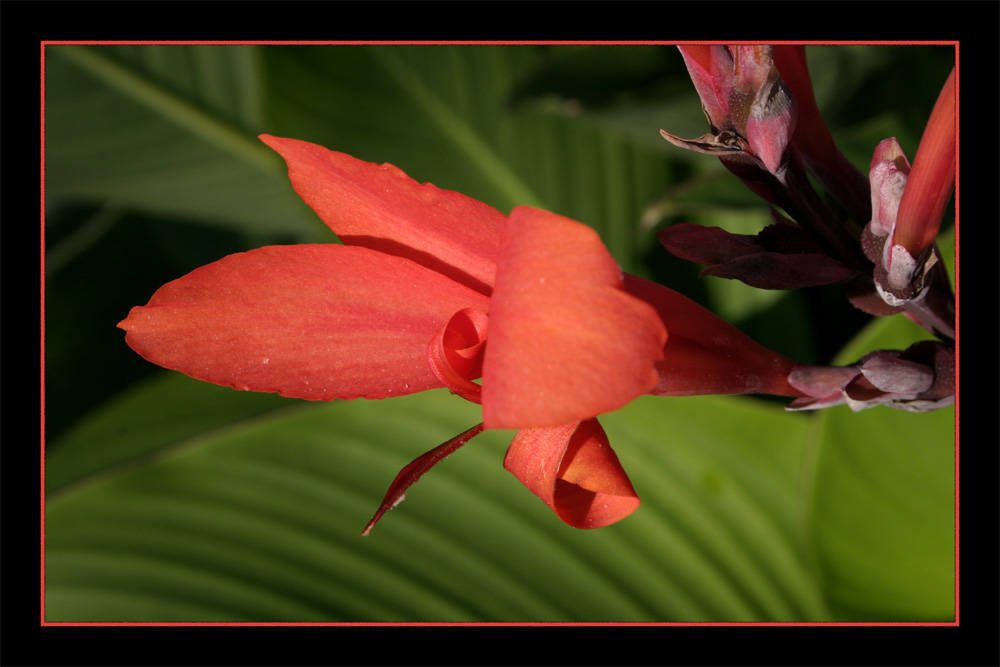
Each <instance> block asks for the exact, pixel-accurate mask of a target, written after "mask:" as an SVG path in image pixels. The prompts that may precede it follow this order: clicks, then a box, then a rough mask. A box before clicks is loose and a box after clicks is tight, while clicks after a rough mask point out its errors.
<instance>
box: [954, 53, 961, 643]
mask: <svg viewBox="0 0 1000 667" xmlns="http://www.w3.org/2000/svg"><path fill="white" fill-rule="evenodd" d="M959 51H960V48H959V45H958V43H956V44H955V625H958V624H959V609H961V606H960V605H959V599H960V590H961V586H959V583H960V581H961V577H960V576H959V569H960V565H959V564H960V563H961V560H962V559H961V558H960V557H959V554H960V552H961V549H960V546H959V543H960V539H959V536H960V533H961V520H960V514H961V512H960V511H959V495H960V493H959V487H960V479H961V474H960V472H959V471H960V470H961V467H960V465H959V460H960V458H961V457H960V455H959V451H960V450H961V446H960V444H959V443H960V442H961V437H960V435H959V431H960V428H959V424H960V423H961V419H960V417H959V412H960V410H959V406H960V405H961V401H960V399H959V385H960V384H961V383H960V382H959V371H958V369H959V368H960V367H961V365H962V364H961V363H960V353H959V350H960V349H961V347H962V346H961V344H960V342H959V341H960V340H961V334H960V332H959V328H960V324H959V323H960V321H961V319H962V318H961V317H960V315H959V313H960V310H961V308H960V306H959V303H960V302H961V291H962V290H961V288H960V286H959V284H960V282H961V280H960V278H959V276H960V274H961V265H962V262H961V260H960V259H959V258H960V257H961V253H960V252H959V251H958V249H959V245H960V243H959V236H960V234H959V228H960V225H959V219H960V218H961V215H960V214H959V208H960V207H959V200H960V199H961V197H960V190H961V188H960V183H961V180H962V179H961V178H960V176H959V171H960V165H961V163H962V160H961V155H960V153H961V150H962V147H961V144H962V142H961V141H959V138H960V137H961V130H960V125H961V114H960V113H959V110H960V100H961V99H962V95H961V92H960V85H961V78H962V76H961V70H962V68H961V67H960V66H959Z"/></svg>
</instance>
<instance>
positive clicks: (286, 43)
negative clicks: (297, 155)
mask: <svg viewBox="0 0 1000 667" xmlns="http://www.w3.org/2000/svg"><path fill="white" fill-rule="evenodd" d="M760 43H761V41H760V40H757V41H746V40H744V41H739V40H736V41H733V40H731V41H728V42H719V41H712V40H636V41H586V40H579V41H578V40H564V41H553V40H523V41H518V40H510V41H506V40H504V41H499V40H494V41H490V40H483V41H471V40H457V41H449V40H429V41H425V40H413V41H407V40H372V41H325V40H262V41H254V40H247V41H240V40H228V41H226V40H222V41H212V40H206V41H175V40H161V41H134V40H132V41H130V40H58V41H43V42H41V44H42V46H59V45H95V46H103V45H108V46H244V45H258V46H576V45H586V46H676V45H686V44H760ZM767 43H768V44H779V45H787V44H802V45H805V46H954V47H956V50H957V48H958V41H957V40H928V41H900V40H862V41H858V40H855V41H852V40H775V41H769V42H767Z"/></svg>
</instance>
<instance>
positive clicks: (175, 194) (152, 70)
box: [45, 45, 322, 238]
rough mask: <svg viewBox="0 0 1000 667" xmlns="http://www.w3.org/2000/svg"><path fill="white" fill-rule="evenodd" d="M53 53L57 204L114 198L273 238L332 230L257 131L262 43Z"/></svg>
mask: <svg viewBox="0 0 1000 667" xmlns="http://www.w3.org/2000/svg"><path fill="white" fill-rule="evenodd" d="M45 53H46V60H45V84H46V85H45V132H46V137H45V158H46V159H45V186H46V197H47V200H48V202H49V205H56V204H60V203H66V202H84V203H93V202H102V201H106V202H109V203H112V204H114V205H115V206H116V207H118V208H126V209H137V210H141V211H144V212H147V213H152V212H156V213H160V214H169V215H173V216H178V217H185V218H191V219H196V220H200V221H202V222H204V223H207V224H210V225H220V226H224V227H230V228H232V227H236V228H239V229H242V230H245V231H247V232H251V233H254V234H257V235H261V236H269V237H271V238H275V237H276V236H278V235H283V236H285V237H287V236H289V235H298V236H301V237H310V236H315V235H316V234H317V232H321V231H322V229H321V228H320V226H319V225H317V224H316V223H315V216H310V215H309V214H308V212H307V209H306V208H305V207H304V206H303V205H302V204H301V202H298V201H296V198H295V197H294V196H292V195H291V193H290V192H289V190H288V187H287V182H286V180H285V179H284V173H285V170H284V168H283V164H282V162H281V159H280V158H278V157H277V156H276V155H273V154H272V153H271V151H270V150H269V149H267V147H266V146H264V145H263V144H261V143H260V141H258V140H257V138H256V135H257V134H258V133H260V132H262V131H263V129H264V127H263V121H262V118H261V116H262V114H263V111H264V108H265V107H264V106H263V105H264V100H263V99H262V98H261V91H260V89H259V87H260V82H261V74H260V68H261V64H260V51H259V50H258V49H257V48H255V47H232V46H181V45H177V46H173V45H165V46H139V47H121V46H119V47H113V46H55V47H48V48H47V49H46V51H45Z"/></svg>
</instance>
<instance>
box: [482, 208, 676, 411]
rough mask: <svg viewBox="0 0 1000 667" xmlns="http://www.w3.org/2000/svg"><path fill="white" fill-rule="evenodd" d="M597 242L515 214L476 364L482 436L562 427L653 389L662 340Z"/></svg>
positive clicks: (552, 221) (550, 217) (545, 216)
mask: <svg viewBox="0 0 1000 667" xmlns="http://www.w3.org/2000/svg"><path fill="white" fill-rule="evenodd" d="M621 276H622V274H621V270H620V269H619V268H618V265H617V264H616V263H615V261H614V259H613V258H612V257H611V255H610V254H609V253H608V251H607V249H606V248H605V247H604V244H603V243H601V239H600V237H599V236H598V235H597V233H596V232H595V231H594V230H593V229H591V228H589V227H587V226H586V225H582V224H580V223H578V222H575V221H573V220H570V219H569V218H564V217H562V216H559V215H556V214H554V213H549V212H546V211H540V210H538V209H533V208H529V207H523V206H522V207H518V208H515V209H514V211H513V212H512V213H511V216H510V219H509V221H508V223H507V228H506V230H505V232H504V240H503V245H502V246H501V249H500V256H499V258H498V260H497V282H496V287H495V288H494V290H493V300H492V304H491V306H490V334H489V343H488V344H487V350H486V359H485V361H484V364H483V393H482V398H483V420H484V422H485V423H486V428H539V427H546V426H559V425H561V424H566V423H569V422H573V421H581V420H583V419H589V418H591V417H596V416H597V415H599V414H601V413H602V412H608V411H610V410H615V409H617V408H620V407H622V406H623V405H625V404H626V403H628V402H629V401H631V400H632V399H634V398H636V397H637V396H641V395H642V394H645V393H646V392H648V391H650V390H651V389H652V388H653V387H655V386H656V382H657V373H656V370H655V367H654V363H655V362H656V361H658V360H659V359H660V358H661V357H662V354H663V344H664V342H665V341H666V331H665V329H664V327H663V323H662V322H661V321H660V318H659V316H657V314H656V311H655V310H654V309H653V308H652V307H650V306H649V305H648V304H646V303H644V302H642V301H641V300H639V299H637V298H635V297H633V296H631V295H629V294H627V293H626V292H625V290H624V289H623V288H622V277H621Z"/></svg>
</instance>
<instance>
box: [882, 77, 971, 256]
mask: <svg viewBox="0 0 1000 667" xmlns="http://www.w3.org/2000/svg"><path fill="white" fill-rule="evenodd" d="M955 164H956V160H955V70H954V68H953V69H952V70H951V74H950V75H949V76H948V80H947V81H945V84H944V87H943V88H942V89H941V93H940V95H939V96H938V99H937V102H935V104H934V109H933V110H932V111H931V117H930V118H929V119H928V121H927V127H926V128H925V129H924V134H923V136H922V137H921V138H920V145H919V146H918V147H917V154H916V156H915V157H914V158H913V170H912V172H911V174H910V178H909V180H908V181H907V184H906V190H905V191H904V193H903V196H902V198H901V200H900V202H899V212H898V216H897V218H896V230H895V234H894V235H893V238H892V243H893V245H900V246H902V247H904V248H906V250H907V252H908V253H909V254H910V256H911V257H914V258H919V257H920V256H921V255H922V254H923V253H924V251H926V250H927V248H929V247H930V246H931V244H933V243H934V239H935V237H937V234H938V231H939V229H940V228H941V218H942V217H943V216H944V210H945V207H946V206H947V205H948V201H949V200H950V199H951V193H952V191H953V190H954V189H955Z"/></svg>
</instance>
